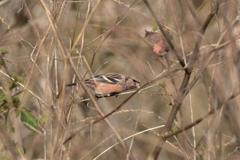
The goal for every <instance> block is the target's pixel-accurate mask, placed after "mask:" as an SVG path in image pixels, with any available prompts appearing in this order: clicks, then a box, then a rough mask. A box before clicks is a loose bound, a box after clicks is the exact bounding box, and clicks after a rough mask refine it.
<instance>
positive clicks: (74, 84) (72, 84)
mask: <svg viewBox="0 0 240 160" xmlns="http://www.w3.org/2000/svg"><path fill="white" fill-rule="evenodd" d="M76 85H77V83H71V84H66V86H76Z"/></svg>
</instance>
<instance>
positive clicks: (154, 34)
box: [144, 30, 162, 38]
mask: <svg viewBox="0 0 240 160" xmlns="http://www.w3.org/2000/svg"><path fill="white" fill-rule="evenodd" d="M145 32H146V34H145V37H144V38H146V37H156V36H161V35H162V34H160V33H157V32H150V31H146V30H145Z"/></svg>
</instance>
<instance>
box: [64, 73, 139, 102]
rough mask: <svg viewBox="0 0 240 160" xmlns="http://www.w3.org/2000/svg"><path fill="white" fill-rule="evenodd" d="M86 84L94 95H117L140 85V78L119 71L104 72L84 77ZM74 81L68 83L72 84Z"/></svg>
mask: <svg viewBox="0 0 240 160" xmlns="http://www.w3.org/2000/svg"><path fill="white" fill-rule="evenodd" d="M84 82H85V84H86V86H88V87H90V88H91V89H93V90H94V93H95V97H96V98H97V99H98V98H101V97H109V96H114V95H115V96H116V97H117V96H118V95H117V94H119V93H121V92H123V91H126V90H129V89H134V88H138V87H140V80H139V79H138V78H137V77H135V76H128V75H124V74H120V73H106V74H100V75H97V76H94V77H92V78H90V79H86V80H85V81H84ZM73 85H76V83H73V84H68V85H67V86H73Z"/></svg>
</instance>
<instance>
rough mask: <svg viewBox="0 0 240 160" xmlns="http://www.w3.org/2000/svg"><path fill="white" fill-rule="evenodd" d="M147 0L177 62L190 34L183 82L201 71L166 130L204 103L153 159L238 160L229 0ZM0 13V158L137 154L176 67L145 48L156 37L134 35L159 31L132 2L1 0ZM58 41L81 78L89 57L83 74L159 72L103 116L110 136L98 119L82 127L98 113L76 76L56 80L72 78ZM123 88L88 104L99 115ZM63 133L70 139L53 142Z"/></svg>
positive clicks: (176, 77)
mask: <svg viewBox="0 0 240 160" xmlns="http://www.w3.org/2000/svg"><path fill="white" fill-rule="evenodd" d="M148 2H149V4H150V6H151V7H152V9H153V11H154V12H155V14H156V15H157V18H158V20H159V21H160V22H161V23H162V25H163V26H164V30H165V32H166V33H167V35H168V38H169V39H170V40H171V41H172V43H173V45H174V47H175V49H176V50H177V52H178V54H179V55H180V56H181V58H183V59H184V62H185V65H186V66H188V64H189V62H191V60H192V58H191V55H192V52H193V50H194V46H195V44H196V41H197V38H198V37H199V36H200V37H201V43H199V47H198V49H199V55H198V57H197V59H196V62H194V63H193V64H192V65H193V67H194V68H193V73H192V76H191V78H190V82H191V81H192V80H194V78H195V77H196V76H197V75H198V74H199V73H200V74H201V77H200V78H199V79H198V80H197V82H196V84H195V85H194V87H193V88H192V89H191V91H190V92H189V94H188V95H187V96H186V97H185V98H184V100H183V101H182V104H181V108H180V111H179V113H178V114H177V117H176V119H175V121H174V124H173V126H172V131H176V130H177V129H179V128H182V127H184V126H186V125H188V124H191V123H192V122H193V121H194V120H197V119H198V118H201V117H202V116H204V115H206V114H207V113H208V112H209V111H210V110H211V109H216V111H215V113H214V114H212V115H211V116H208V117H206V118H204V120H203V121H202V122H201V123H199V124H197V125H195V126H194V127H193V128H191V129H189V130H186V131H184V132H183V133H180V134H177V135H175V136H173V137H171V138H169V139H168V140H167V142H166V143H165V145H164V147H163V150H162V151H161V153H160V155H159V157H158V159H164V160H175V159H176V160H181V159H194V160H195V159H198V160H199V159H239V158H240V155H239V154H240V149H239V147H240V136H239V135H240V118H239V114H240V112H239V111H240V110H239V109H240V108H239V104H240V100H239V97H236V98H233V99H232V100H230V101H227V102H226V100H227V99H228V98H230V97H231V95H233V94H235V93H237V92H238V91H239V80H240V65H239V60H240V55H239V53H240V52H239V49H240V46H239V43H240V42H239V40H238V38H237V37H239V33H240V30H239V21H238V18H239V12H238V7H239V0H231V1H226V0H218V1H217V0H189V1H173V0H148ZM188 5H189V6H188ZM216 6H218V8H219V10H218V12H217V14H215V15H214V16H213V18H212V19H211V22H210V24H209V25H208V26H207V29H206V31H205V33H204V35H201V34H200V33H199V30H200V29H201V27H202V25H203V24H204V22H205V20H206V19H207V17H208V15H209V14H210V13H211V12H212V8H214V7H216ZM191 12H192V13H191ZM193 13H194V14H193ZM193 15H196V17H194V16H193ZM49 18H50V19H51V20H52V22H53V26H54V27H55V30H57V33H55V31H54V30H53V29H52V26H51V25H50V21H49ZM0 19H1V23H0V35H1V36H0V37H1V38H0V51H1V57H0V58H1V61H0V63H1V64H0V65H1V70H0V87H1V88H0V89H1V90H0V93H1V95H0V104H1V106H0V107H1V108H0V111H1V112H0V117H1V118H0V123H1V127H0V137H1V140H0V148H1V149H0V159H4V158H5V159H74V160H75V159H101V160H106V159H142V160H144V159H147V158H148V156H149V155H150V154H151V153H152V151H153V149H154V147H155V146H156V144H157V141H158V140H159V136H160V134H161V131H162V129H163V126H164V124H165V123H166V121H167V119H168V116H169V114H170V112H171V109H172V107H173V104H174V103H175V99H176V97H177V95H178V94H179V91H180V87H181V84H182V81H183V77H184V73H185V72H184V70H183V69H182V66H181V65H180V64H179V62H178V59H177V57H176V55H175V54H174V53H173V52H172V50H171V49H170V50H169V52H168V53H167V54H166V55H165V56H162V57H159V56H156V55H155V54H154V52H153V45H154V44H156V43H157V42H158V41H159V40H160V39H161V37H159V36H150V37H146V38H145V33H146V31H153V32H157V33H161V31H160V30H159V28H158V26H157V24H156V20H155V19H154V17H153V16H152V14H151V12H150V11H149V9H148V7H147V6H146V4H145V3H144V2H143V1H141V0H137V1H134V0H131V1H129V0H102V1H100V0H91V1H90V0H89V1H88V0H78V1H77V0H72V1H67V0H1V1H0ZM88 19H89V21H88ZM79 35H80V36H79ZM230 41H231V43H227V44H226V43H225V42H230ZM60 43H61V45H62V46H64V50H65V52H67V53H71V55H70V56H71V59H72V60H73V62H74V64H75V66H76V68H77V70H78V73H79V74H80V75H81V76H84V75H85V73H86V71H87V70H88V66H89V65H91V63H92V66H91V70H90V72H88V73H87V74H86V76H85V79H87V78H90V77H92V76H93V75H99V74H104V73H122V74H125V75H134V76H136V77H138V78H139V79H140V80H141V85H144V84H146V83H148V82H151V81H152V80H153V79H155V78H156V77H159V79H158V80H156V81H154V82H151V83H149V84H148V85H146V86H144V87H143V88H142V90H140V92H138V93H137V94H135V95H134V96H133V97H132V98H130V100H129V101H127V102H126V103H124V104H123V105H122V107H121V108H120V109H119V110H117V111H116V112H114V113H113V114H112V115H110V116H109V117H108V118H107V119H108V120H109V122H110V125H111V126H113V127H114V128H115V130H116V131H117V134H116V133H114V132H113V129H111V127H110V125H109V124H108V123H106V122H105V121H104V120H103V121H100V122H98V123H97V124H93V125H89V126H87V127H85V126H86V125H88V124H91V122H93V121H94V120H96V119H98V118H99V117H100V115H99V113H98V111H97V109H96V108H95V105H94V104H93V103H92V101H90V100H89V96H88V94H87V93H85V91H84V90H83V88H82V87H81V86H77V87H65V84H69V83H72V82H79V81H80V80H79V79H78V78H77V77H76V75H75V73H74V71H73V68H72V66H71V65H70V63H69V61H67V58H66V56H65V53H63V50H62V49H61V46H60V45H59V44H60ZM165 45H166V46H168V44H167V42H166V41H165ZM219 45H220V46H221V45H223V46H222V47H219V48H218V46H219ZM169 48H170V47H169ZM214 48H216V50H215V52H210V51H211V50H213V49H214ZM94 53H96V54H95V57H94ZM211 56H213V57H212V58H211V60H210V62H209V63H208V64H206V62H207V60H209V59H210V57H211ZM93 57H94V59H93ZM205 64H206V65H207V67H206V68H205V70H204V71H203V72H201V69H202V68H203V67H204V65H205ZM163 75H165V76H163ZM166 75H167V76H166ZM190 82H189V83H190ZM133 92H134V90H130V91H128V92H127V93H126V94H123V95H119V96H118V97H117V98H116V97H115V96H112V97H106V98H100V99H98V100H97V103H98V105H99V106H100V108H101V110H102V111H103V113H104V114H107V113H109V112H111V111H112V110H114V109H115V108H116V107H117V106H118V105H120V104H121V103H123V102H124V101H125V99H126V98H128V97H129V96H130V95H131V94H132V93H133ZM91 93H92V94H93V95H94V93H93V92H92V90H91ZM223 103H224V105H222V107H221V108H220V109H218V110H217V107H218V106H219V105H220V104H223ZM220 106H221V105H220ZM83 127H85V128H84V129H82V128H83ZM79 129H81V130H80V131H79ZM117 136H120V137H121V138H122V139H123V140H124V143H125V149H124V145H123V144H121V143H119V139H118V138H117ZM68 137H71V140H69V141H67V142H66V143H64V142H65V140H66V139H67V138H68ZM126 149H127V150H126ZM5 159H4V160H5Z"/></svg>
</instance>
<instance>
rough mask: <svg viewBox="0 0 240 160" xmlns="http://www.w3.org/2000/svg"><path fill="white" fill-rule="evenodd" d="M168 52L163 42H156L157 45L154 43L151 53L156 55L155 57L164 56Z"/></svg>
mask: <svg viewBox="0 0 240 160" xmlns="http://www.w3.org/2000/svg"><path fill="white" fill-rule="evenodd" d="M168 51H169V48H168V46H167V45H166V44H165V42H164V41H163V40H160V41H158V42H157V43H155V44H154V45H153V52H154V53H155V54H156V55H157V56H160V57H161V56H164V55H165V54H167V53H168Z"/></svg>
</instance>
